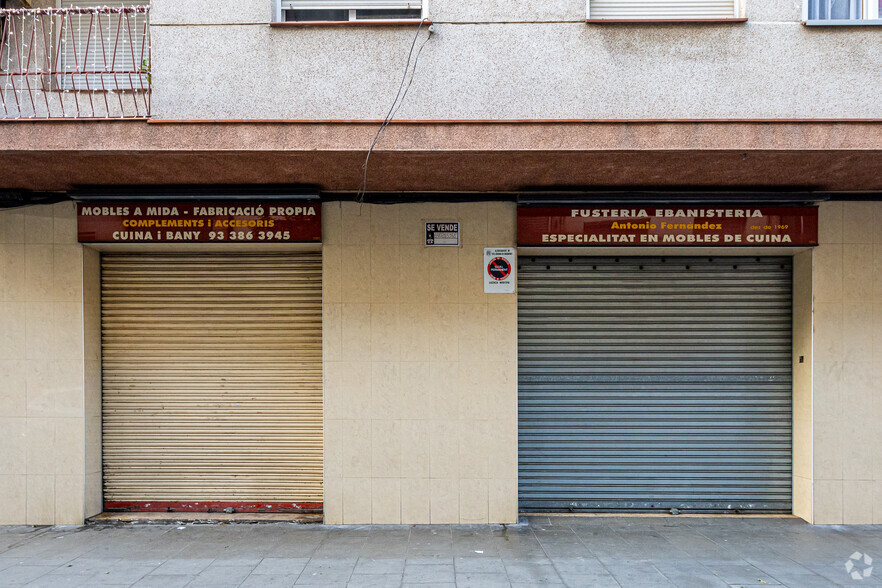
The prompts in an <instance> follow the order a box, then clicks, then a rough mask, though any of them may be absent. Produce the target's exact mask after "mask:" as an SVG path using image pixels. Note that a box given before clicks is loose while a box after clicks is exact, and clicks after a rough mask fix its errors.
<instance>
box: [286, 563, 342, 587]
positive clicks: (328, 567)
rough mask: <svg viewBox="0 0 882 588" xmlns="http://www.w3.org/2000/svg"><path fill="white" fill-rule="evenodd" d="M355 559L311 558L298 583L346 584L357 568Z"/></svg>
mask: <svg viewBox="0 0 882 588" xmlns="http://www.w3.org/2000/svg"><path fill="white" fill-rule="evenodd" d="M355 563H356V560H355V559H345V560H344V559H340V560H337V559H313V560H310V562H309V563H308V564H306V567H305V568H303V571H302V572H301V573H300V577H299V578H298V579H297V584H298V585H300V584H322V585H329V584H332V585H333V584H341V583H342V584H345V583H346V582H348V581H349V578H350V576H352V571H353V570H354V569H355Z"/></svg>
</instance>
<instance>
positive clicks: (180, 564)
mask: <svg viewBox="0 0 882 588" xmlns="http://www.w3.org/2000/svg"><path fill="white" fill-rule="evenodd" d="M213 561H214V558H198V559H177V558H176V559H169V560H167V561H165V562H164V563H163V564H162V565H161V566H158V567H157V568H156V569H155V570H153V571H152V572H151V573H152V574H156V575H160V576H196V575H198V574H199V573H201V572H202V570H204V569H205V568H207V567H208V566H210V565H211V562H213Z"/></svg>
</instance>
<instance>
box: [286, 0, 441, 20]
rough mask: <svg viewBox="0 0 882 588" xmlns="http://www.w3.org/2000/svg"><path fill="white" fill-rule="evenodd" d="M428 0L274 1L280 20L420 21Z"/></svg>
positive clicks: (424, 14) (423, 15)
mask: <svg viewBox="0 0 882 588" xmlns="http://www.w3.org/2000/svg"><path fill="white" fill-rule="evenodd" d="M426 5H427V2H426V0H274V10H275V20H276V21H277V22H305V23H316V22H328V23H343V22H365V23H370V22H372V21H373V22H379V21H403V22H407V21H419V20H421V19H423V18H426Z"/></svg>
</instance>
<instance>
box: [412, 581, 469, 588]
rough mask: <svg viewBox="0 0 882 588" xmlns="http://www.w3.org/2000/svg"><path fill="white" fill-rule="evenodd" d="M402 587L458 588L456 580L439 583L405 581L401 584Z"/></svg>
mask: <svg viewBox="0 0 882 588" xmlns="http://www.w3.org/2000/svg"><path fill="white" fill-rule="evenodd" d="M401 588H456V583H455V582H438V583H427V584H408V583H407V582H404V583H402V584H401Z"/></svg>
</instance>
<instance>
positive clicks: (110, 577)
mask: <svg viewBox="0 0 882 588" xmlns="http://www.w3.org/2000/svg"><path fill="white" fill-rule="evenodd" d="M154 569H156V567H155V566H132V565H124V564H120V565H119V566H117V567H115V568H113V569H112V570H105V571H103V572H98V573H97V574H95V575H94V576H91V577H90V578H89V585H92V586H104V585H107V584H125V585H129V586H130V585H132V584H134V583H135V582H137V581H138V580H140V579H141V578H143V577H144V576H146V575H147V574H149V573H150V572H152V571H153V570H154Z"/></svg>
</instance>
